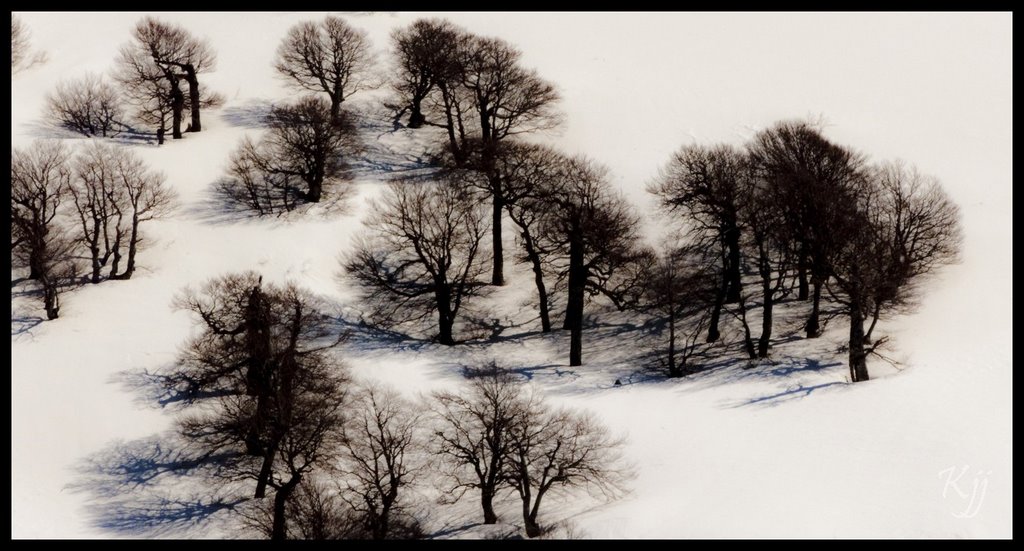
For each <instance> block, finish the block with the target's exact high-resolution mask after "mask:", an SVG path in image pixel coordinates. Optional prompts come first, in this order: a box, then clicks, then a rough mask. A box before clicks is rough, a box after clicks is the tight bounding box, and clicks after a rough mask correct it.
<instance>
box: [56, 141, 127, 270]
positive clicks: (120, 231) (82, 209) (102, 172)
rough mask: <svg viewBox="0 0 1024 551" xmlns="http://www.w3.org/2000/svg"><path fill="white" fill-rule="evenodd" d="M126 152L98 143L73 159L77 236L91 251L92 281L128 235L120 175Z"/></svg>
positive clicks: (73, 190)
mask: <svg viewBox="0 0 1024 551" xmlns="http://www.w3.org/2000/svg"><path fill="white" fill-rule="evenodd" d="M123 155H127V153H126V152H124V150H120V149H115V148H114V147H111V146H109V145H106V144H102V143H95V144H91V145H90V146H89V147H86V148H85V149H84V150H83V151H81V152H80V153H79V154H78V156H77V157H76V158H75V162H74V177H73V178H72V179H71V184H70V186H69V191H70V193H71V198H72V200H73V203H74V206H75V211H76V213H77V215H78V217H77V218H78V220H77V221H78V229H79V233H78V239H79V241H80V242H81V244H82V246H83V247H84V248H85V249H86V250H87V251H89V257H90V260H91V265H92V276H91V280H92V282H93V283H99V282H100V274H101V271H102V269H103V267H104V266H106V265H107V262H108V261H109V260H110V258H111V255H112V254H113V253H114V249H115V248H117V246H118V245H119V244H120V243H121V240H122V238H124V237H125V235H126V233H125V230H126V227H125V220H124V213H126V212H129V210H130V209H129V208H128V205H127V204H126V201H125V199H126V197H125V194H124V189H123V187H122V186H121V182H120V181H119V180H118V177H117V165H118V161H117V158H118V157H120V156H123Z"/></svg>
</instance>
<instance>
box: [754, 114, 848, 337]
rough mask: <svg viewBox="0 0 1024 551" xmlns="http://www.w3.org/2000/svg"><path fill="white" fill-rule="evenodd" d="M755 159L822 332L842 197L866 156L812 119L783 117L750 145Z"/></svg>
mask: <svg viewBox="0 0 1024 551" xmlns="http://www.w3.org/2000/svg"><path fill="white" fill-rule="evenodd" d="M747 151H748V156H749V158H750V161H751V163H752V164H753V165H754V166H756V167H757V170H758V172H759V173H760V175H761V178H763V179H766V180H767V181H768V185H770V187H771V190H772V193H773V194H774V195H775V198H776V200H778V201H779V202H780V204H781V205H783V206H784V207H785V209H784V216H785V219H786V224H787V225H788V226H789V232H790V235H791V239H793V240H794V242H795V243H796V247H797V253H796V256H797V272H798V279H799V281H800V291H799V292H800V294H799V296H800V297H807V294H808V293H807V283H806V275H805V272H809V273H810V279H811V285H812V286H813V295H812V297H811V298H812V303H811V313H810V315H809V316H808V319H807V323H806V324H805V326H804V327H805V330H806V334H807V337H808V338H814V337H817V336H819V335H820V333H821V327H820V319H819V318H820V302H821V290H822V289H823V286H824V285H825V283H826V279H827V278H828V258H829V256H830V255H831V254H833V252H834V250H835V249H837V248H838V247H840V245H841V243H842V240H843V236H842V235H840V234H839V233H837V232H836V231H834V229H833V228H835V227H836V225H837V218H838V217H840V212H841V209H842V207H843V206H844V205H842V204H841V202H840V201H838V200H837V198H838V197H843V196H844V195H845V194H847V193H848V192H850V191H849V190H850V188H852V187H856V186H857V185H858V182H859V177H858V173H859V171H860V170H861V169H862V167H863V166H864V162H865V161H864V157H863V156H862V155H859V154H857V153H855V152H853V151H851V150H850V149H848V148H844V147H840V146H838V145H836V144H833V143H832V142H830V141H828V140H827V139H826V138H825V137H824V136H822V135H821V133H820V132H819V131H818V130H817V129H816V128H815V127H814V126H813V125H812V124H811V123H808V122H802V121H788V122H786V121H784V122H779V123H776V124H775V125H773V126H772V127H770V128H767V129H765V130H762V131H761V132H759V133H758V134H757V135H756V136H754V138H753V140H752V142H751V143H750V144H748V146H747Z"/></svg>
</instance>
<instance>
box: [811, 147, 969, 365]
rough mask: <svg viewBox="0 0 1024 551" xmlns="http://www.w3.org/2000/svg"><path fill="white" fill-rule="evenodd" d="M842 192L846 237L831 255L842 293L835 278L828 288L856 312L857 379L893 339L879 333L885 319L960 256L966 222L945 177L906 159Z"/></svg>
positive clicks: (906, 306)
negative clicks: (880, 322) (923, 170)
mask: <svg viewBox="0 0 1024 551" xmlns="http://www.w3.org/2000/svg"><path fill="white" fill-rule="evenodd" d="M842 199H844V201H843V205H844V209H843V211H842V212H841V214H840V215H839V216H837V217H836V218H835V219H834V222H835V224H834V225H833V226H831V228H832V230H833V231H836V232H838V233H839V234H840V235H842V236H843V239H844V243H843V244H842V246H841V247H839V248H837V250H836V251H835V254H833V255H832V256H830V258H829V261H828V262H829V274H830V275H831V279H830V280H829V281H830V282H834V285H835V288H836V291H837V292H835V293H831V286H832V283H829V290H830V294H833V295H834V296H835V298H836V300H837V301H838V302H839V303H840V304H842V305H843V307H844V310H845V311H846V313H847V314H848V316H849V318H850V339H849V365H850V380H851V381H853V382H858V381H866V380H868V378H869V375H868V368H867V357H868V356H869V355H870V354H871V353H872V352H874V351H875V350H876V349H877V348H878V347H879V346H881V345H883V344H884V343H885V342H886V340H887V339H886V338H884V337H882V338H878V339H874V340H873V333H874V330H875V328H876V324H877V323H878V320H879V319H880V318H881V317H882V316H884V315H886V314H889V313H894V312H897V313H898V312H906V311H910V310H912V309H913V308H914V306H916V304H917V303H918V301H919V299H920V296H919V292H920V285H921V283H922V282H923V281H925V280H926V279H927V278H928V276H930V275H932V274H934V272H935V271H936V270H937V269H938V268H940V267H941V266H943V265H946V264H949V263H952V262H955V261H957V259H958V257H959V250H960V244H961V241H962V229H961V222H960V211H959V208H958V207H957V206H956V204H954V203H953V201H952V200H951V199H950V198H949V196H948V195H947V194H946V192H945V191H944V190H943V189H942V186H941V185H940V184H939V182H938V180H936V179H935V178H933V177H930V176H926V175H923V174H921V173H919V172H918V171H917V169H915V168H912V167H907V166H905V165H904V164H902V163H886V164H883V165H881V166H879V167H875V168H873V169H871V170H870V171H867V173H866V174H865V176H864V179H863V180H862V181H861V185H859V186H857V187H855V188H852V189H851V191H850V193H849V195H846V196H844V197H842ZM865 324H868V326H867V329H865V327H864V325H865Z"/></svg>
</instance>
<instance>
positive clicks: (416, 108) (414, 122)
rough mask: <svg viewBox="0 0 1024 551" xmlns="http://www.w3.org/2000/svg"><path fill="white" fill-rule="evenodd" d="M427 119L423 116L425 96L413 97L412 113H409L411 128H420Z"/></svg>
mask: <svg viewBox="0 0 1024 551" xmlns="http://www.w3.org/2000/svg"><path fill="white" fill-rule="evenodd" d="M426 120H427V118H426V117H424V116H423V98H421V97H414V98H412V113H409V128H419V127H421V126H423V123H424V122H425V121H426Z"/></svg>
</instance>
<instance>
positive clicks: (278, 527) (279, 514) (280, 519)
mask: <svg viewBox="0 0 1024 551" xmlns="http://www.w3.org/2000/svg"><path fill="white" fill-rule="evenodd" d="M301 478H302V475H299V474H294V475H292V478H291V480H289V481H288V482H287V483H285V484H284V485H283V486H281V487H280V488H278V489H277V492H276V493H275V494H274V527H273V530H272V532H271V535H270V539H272V540H283V539H286V538H287V536H288V521H287V519H286V518H285V506H286V505H287V504H288V498H290V497H291V495H292V492H293V491H294V490H295V487H296V486H298V485H299V481H300V480H301Z"/></svg>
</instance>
